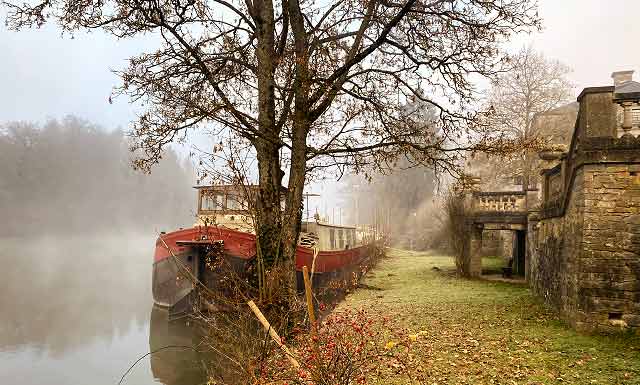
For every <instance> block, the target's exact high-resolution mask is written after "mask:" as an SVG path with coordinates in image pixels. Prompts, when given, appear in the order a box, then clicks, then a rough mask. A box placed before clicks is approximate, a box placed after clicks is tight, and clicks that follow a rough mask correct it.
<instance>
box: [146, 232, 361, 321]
mask: <svg viewBox="0 0 640 385" xmlns="http://www.w3.org/2000/svg"><path fill="white" fill-rule="evenodd" d="M219 241H222V246H223V249H222V255H223V258H224V264H225V266H226V268H227V269H229V268H230V269H232V270H233V271H234V272H235V273H236V274H238V275H239V276H242V275H243V274H245V273H246V272H247V271H248V270H249V269H250V267H251V264H252V261H253V259H254V258H255V255H256V246H255V245H256V243H255V235H253V234H249V233H244V232H240V231H235V230H231V229H226V228H218V227H211V226H209V227H194V228H190V229H183V230H179V231H175V232H172V233H168V234H162V235H160V237H158V240H157V241H156V249H155V254H154V263H153V278H152V285H153V287H152V291H153V299H154V302H155V303H156V304H157V305H159V306H164V307H176V306H178V304H180V302H181V301H182V302H187V301H185V298H187V297H188V296H189V294H190V293H192V292H193V289H194V283H193V282H194V278H197V279H198V280H199V281H200V282H201V283H202V284H204V285H205V286H206V287H207V288H209V289H212V290H216V289H217V288H216V284H217V282H218V281H219V278H220V277H219V276H218V274H219V272H216V271H214V270H212V269H211V268H209V267H207V266H206V263H205V261H204V258H203V256H202V255H200V254H199V250H200V249H199V248H198V247H197V245H199V244H213V243H215V242H219ZM368 250H369V248H368V247H367V246H361V247H355V248H352V249H347V250H339V251H320V252H319V253H318V254H317V255H316V256H315V263H314V251H313V250H312V249H309V248H306V247H302V246H299V247H298V249H297V250H296V270H297V276H298V277H297V286H298V290H299V291H302V290H303V289H304V283H303V282H304V281H303V278H302V273H301V271H302V268H303V266H307V267H308V268H309V270H311V267H312V266H313V268H314V275H313V285H314V288H328V289H335V290H337V289H339V288H340V287H341V286H342V285H344V284H345V283H347V281H349V280H353V279H357V277H358V276H359V274H360V272H361V270H362V266H363V264H365V263H366V257H367V254H368ZM182 307H185V309H186V307H188V305H184V306H182ZM185 309H183V311H184V310H185Z"/></svg>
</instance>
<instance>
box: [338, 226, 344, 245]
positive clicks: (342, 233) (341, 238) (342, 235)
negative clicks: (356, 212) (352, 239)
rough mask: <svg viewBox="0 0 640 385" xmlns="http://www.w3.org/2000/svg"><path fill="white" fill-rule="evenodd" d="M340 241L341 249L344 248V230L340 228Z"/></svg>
mask: <svg viewBox="0 0 640 385" xmlns="http://www.w3.org/2000/svg"><path fill="white" fill-rule="evenodd" d="M338 242H339V247H340V248H341V249H344V230H342V229H340V230H338Z"/></svg>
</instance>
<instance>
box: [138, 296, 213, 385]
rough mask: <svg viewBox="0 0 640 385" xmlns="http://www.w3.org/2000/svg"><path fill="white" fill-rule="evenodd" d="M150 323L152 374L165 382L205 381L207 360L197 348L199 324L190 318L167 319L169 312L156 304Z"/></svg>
mask: <svg viewBox="0 0 640 385" xmlns="http://www.w3.org/2000/svg"><path fill="white" fill-rule="evenodd" d="M150 320H151V323H150V325H149V351H150V352H153V353H152V354H151V357H150V362H151V372H152V374H153V377H154V378H155V379H156V380H157V381H159V382H161V383H163V384H165V385H196V384H206V383H207V375H206V366H205V365H206V364H205V363H206V359H205V357H204V355H203V354H201V353H199V352H197V351H196V349H197V347H198V344H199V342H200V341H201V337H200V333H199V332H198V327H197V326H194V325H193V324H191V325H189V324H187V321H186V320H187V318H183V319H179V320H172V321H170V322H169V321H168V311H167V309H165V308H161V307H158V306H154V307H153V308H152V309H151V318H150Z"/></svg>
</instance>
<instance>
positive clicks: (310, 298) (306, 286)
mask: <svg viewBox="0 0 640 385" xmlns="http://www.w3.org/2000/svg"><path fill="white" fill-rule="evenodd" d="M302 276H303V278H304V291H305V293H306V295H307V311H308V312H309V324H310V325H311V328H312V329H313V328H314V327H315V324H316V315H315V314H314V311H313V293H312V292H311V280H310V279H309V269H307V266H302Z"/></svg>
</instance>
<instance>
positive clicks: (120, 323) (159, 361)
mask: <svg viewBox="0 0 640 385" xmlns="http://www.w3.org/2000/svg"><path fill="white" fill-rule="evenodd" d="M153 245H154V238H153V237H133V236H130V235H128V236H116V235H110V236H104V235H103V236H100V237H77V238H74V239H64V240H60V239H57V238H38V239H0V260H1V261H3V264H2V265H3V266H2V268H1V269H0V384H25V385H32V384H34V385H35V384H65V385H76V384H78V385H79V384H82V385H86V384H92V385H103V384H105V385H106V384H117V383H118V381H119V380H120V378H121V376H122V375H123V374H124V372H125V371H126V370H127V368H128V367H129V366H130V365H131V364H132V363H133V362H134V361H135V360H136V359H138V358H139V357H141V356H142V355H144V354H146V353H148V352H149V351H151V350H157V349H160V348H162V347H165V346H169V345H174V346H191V345H192V344H194V343H196V342H197V338H196V337H194V334H193V332H192V330H191V329H190V328H189V327H187V326H185V325H180V324H175V323H172V324H168V323H167V321H166V313H165V312H164V311H162V310H160V309H156V308H153V306H152V299H151V261H152V253H153ZM198 362H199V360H198V357H196V356H195V353H194V352H193V351H188V350H185V349H180V348H170V349H165V350H162V351H161V352H159V353H156V354H153V355H152V356H150V357H149V356H148V357H146V358H144V359H142V360H141V361H140V362H139V363H138V364H137V365H136V366H135V367H134V368H133V369H132V370H131V372H130V373H129V374H128V375H127V377H126V378H125V380H124V381H123V383H124V384H140V385H144V384H175V385H190V384H201V383H205V382H206V381H205V379H204V378H205V376H204V374H203V370H202V368H201V366H200V365H199V364H198Z"/></svg>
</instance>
